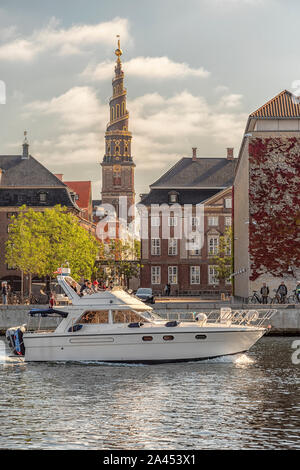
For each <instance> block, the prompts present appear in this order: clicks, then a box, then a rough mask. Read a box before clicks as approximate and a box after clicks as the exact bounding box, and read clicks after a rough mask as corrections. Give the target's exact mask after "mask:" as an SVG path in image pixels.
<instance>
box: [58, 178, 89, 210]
mask: <svg viewBox="0 0 300 470" xmlns="http://www.w3.org/2000/svg"><path fill="white" fill-rule="evenodd" d="M64 183H65V184H66V185H67V186H68V187H69V188H70V189H71V190H72V191H74V192H75V193H76V194H77V195H78V199H77V200H76V203H77V205H78V206H79V207H80V208H81V209H88V207H89V205H90V204H91V202H92V183H91V181H64Z"/></svg>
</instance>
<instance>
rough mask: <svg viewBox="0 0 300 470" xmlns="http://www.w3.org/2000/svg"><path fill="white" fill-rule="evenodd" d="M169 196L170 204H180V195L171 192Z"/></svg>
mask: <svg viewBox="0 0 300 470" xmlns="http://www.w3.org/2000/svg"><path fill="white" fill-rule="evenodd" d="M168 196H169V204H176V203H177V202H178V193H176V192H175V191H174V192H173V191H172V192H170V193H169V194H168Z"/></svg>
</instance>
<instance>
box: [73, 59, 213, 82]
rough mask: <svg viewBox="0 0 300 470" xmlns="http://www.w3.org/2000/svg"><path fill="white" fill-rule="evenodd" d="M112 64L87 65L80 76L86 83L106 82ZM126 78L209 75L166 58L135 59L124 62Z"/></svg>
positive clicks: (204, 76) (199, 76)
mask: <svg viewBox="0 0 300 470" xmlns="http://www.w3.org/2000/svg"><path fill="white" fill-rule="evenodd" d="M113 68H114V62H108V61H107V62H101V63H100V64H97V65H91V64H90V65H88V66H87V67H86V69H85V70H84V71H83V72H82V74H81V76H82V77H83V78H85V79H86V80H88V81H100V80H108V79H109V78H110V77H111V74H112V70H113ZM123 69H124V71H125V73H126V76H133V77H140V78H144V79H145V78H146V79H149V80H153V79H162V80H164V79H181V78H186V77H198V78H206V77H208V76H209V75H210V73H209V72H208V71H207V70H205V69H204V68H203V67H200V68H195V69H194V68H191V67H190V66H189V65H188V64H186V63H180V62H174V61H172V60H171V59H169V58H168V57H135V58H134V59H131V60H128V61H126V62H124V64H123Z"/></svg>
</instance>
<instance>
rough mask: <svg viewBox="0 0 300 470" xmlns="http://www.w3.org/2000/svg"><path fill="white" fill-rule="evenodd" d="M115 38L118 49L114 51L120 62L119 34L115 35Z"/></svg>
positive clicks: (121, 52)
mask: <svg viewBox="0 0 300 470" xmlns="http://www.w3.org/2000/svg"><path fill="white" fill-rule="evenodd" d="M117 38H118V48H117V49H116V50H115V54H116V56H117V57H118V60H120V56H121V55H122V54H123V51H122V49H121V47H120V35H119V34H117Z"/></svg>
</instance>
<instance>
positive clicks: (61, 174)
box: [54, 173, 64, 181]
mask: <svg viewBox="0 0 300 470" xmlns="http://www.w3.org/2000/svg"><path fill="white" fill-rule="evenodd" d="M54 176H56V178H58V179H59V180H60V181H62V180H63V176H64V174H63V173H55V175H54Z"/></svg>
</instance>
